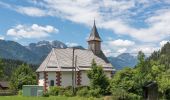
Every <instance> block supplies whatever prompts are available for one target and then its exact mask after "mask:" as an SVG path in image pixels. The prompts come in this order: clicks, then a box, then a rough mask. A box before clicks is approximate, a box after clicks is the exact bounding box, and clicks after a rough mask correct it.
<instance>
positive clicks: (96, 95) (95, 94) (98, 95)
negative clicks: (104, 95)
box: [89, 88, 101, 97]
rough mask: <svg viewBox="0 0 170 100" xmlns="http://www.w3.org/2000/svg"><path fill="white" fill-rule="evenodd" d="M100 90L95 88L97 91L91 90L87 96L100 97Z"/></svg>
mask: <svg viewBox="0 0 170 100" xmlns="http://www.w3.org/2000/svg"><path fill="white" fill-rule="evenodd" d="M100 91H101V90H100V88H97V89H91V90H90V91H89V96H92V97H100V96H101V94H100Z"/></svg>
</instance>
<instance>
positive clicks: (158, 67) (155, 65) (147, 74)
mask: <svg viewBox="0 0 170 100" xmlns="http://www.w3.org/2000/svg"><path fill="white" fill-rule="evenodd" d="M149 82H156V83H157V84H158V91H159V98H161V99H163V100H170V43H167V44H165V45H164V46H163V47H162V48H161V49H160V50H159V51H155V52H153V53H152V54H151V56H150V57H148V58H147V59H145V55H144V53H142V52H139V54H138V63H137V65H136V66H135V68H124V69H123V70H120V71H118V72H117V73H116V74H115V75H114V77H113V79H112V83H111V87H112V91H113V92H114V91H123V92H121V93H120V94H121V95H120V97H121V96H122V95H123V93H124V94H130V95H131V94H133V95H137V96H140V97H142V96H143V94H144V91H143V87H144V86H145V85H146V84H147V83H149ZM115 95H119V94H117V92H116V93H115Z"/></svg>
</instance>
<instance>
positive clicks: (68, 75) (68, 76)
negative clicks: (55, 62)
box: [61, 72, 72, 87]
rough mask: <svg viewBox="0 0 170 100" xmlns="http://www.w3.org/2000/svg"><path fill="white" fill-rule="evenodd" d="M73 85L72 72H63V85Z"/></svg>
mask: <svg viewBox="0 0 170 100" xmlns="http://www.w3.org/2000/svg"><path fill="white" fill-rule="evenodd" d="M71 85H72V72H61V86H63V87H67V86H71Z"/></svg>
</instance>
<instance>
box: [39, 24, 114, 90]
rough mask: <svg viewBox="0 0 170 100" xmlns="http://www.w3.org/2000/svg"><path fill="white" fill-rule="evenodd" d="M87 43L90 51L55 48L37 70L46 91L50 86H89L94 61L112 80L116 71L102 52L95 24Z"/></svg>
mask: <svg viewBox="0 0 170 100" xmlns="http://www.w3.org/2000/svg"><path fill="white" fill-rule="evenodd" d="M87 42H88V49H78V48H66V49H58V48H53V49H52V50H51V52H50V53H49V54H48V56H47V57H46V58H45V60H44V61H43V62H42V64H41V65H40V66H39V68H38V69H37V70H36V72H37V75H38V80H37V81H38V85H39V86H43V87H44V90H45V91H46V90H48V88H49V87H50V86H62V87H67V86H72V85H75V86H88V85H89V83H90V81H89V79H88V77H87V71H88V70H90V69H91V68H90V67H91V63H92V60H93V59H94V60H95V62H96V63H97V65H101V66H102V67H103V70H104V72H105V74H106V76H107V77H108V78H111V77H112V73H113V72H114V71H115V69H114V68H113V66H112V65H111V63H110V62H109V61H108V59H107V58H106V56H105V55H104V53H103V52H102V50H101V42H102V40H101V38H100V36H99V33H98V31H97V28H96V25H95V22H94V25H93V28H92V30H91V33H90V36H89V38H88V40H87Z"/></svg>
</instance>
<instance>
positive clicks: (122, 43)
mask: <svg viewBox="0 0 170 100" xmlns="http://www.w3.org/2000/svg"><path fill="white" fill-rule="evenodd" d="M108 44H109V45H111V46H119V47H129V46H133V45H134V44H135V42H133V41H130V40H122V39H117V40H112V41H108Z"/></svg>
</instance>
